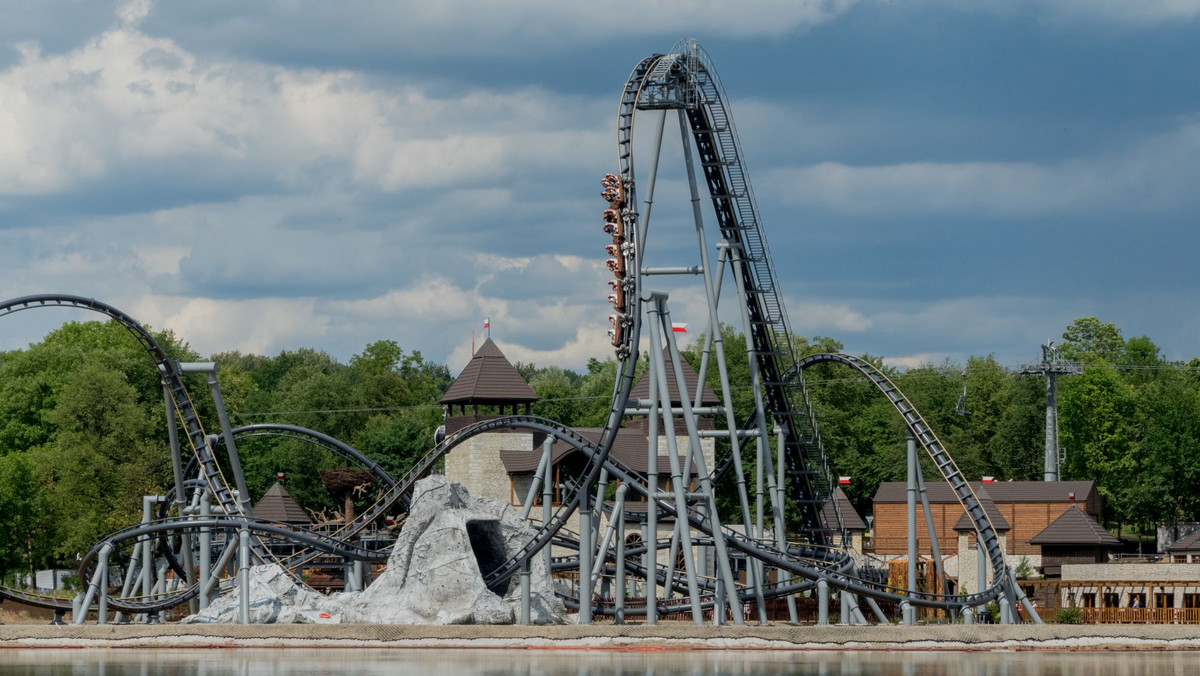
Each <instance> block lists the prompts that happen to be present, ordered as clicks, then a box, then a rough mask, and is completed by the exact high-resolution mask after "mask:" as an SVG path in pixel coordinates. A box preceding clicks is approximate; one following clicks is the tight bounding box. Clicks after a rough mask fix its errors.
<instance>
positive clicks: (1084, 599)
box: [1079, 594, 1096, 608]
mask: <svg viewBox="0 0 1200 676" xmlns="http://www.w3.org/2000/svg"><path fill="white" fill-rule="evenodd" d="M1079 603H1080V607H1082V608H1095V607H1096V595H1095V594H1084V595H1082V596H1080V597H1079Z"/></svg>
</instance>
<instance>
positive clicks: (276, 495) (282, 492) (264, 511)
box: [254, 481, 312, 524]
mask: <svg viewBox="0 0 1200 676" xmlns="http://www.w3.org/2000/svg"><path fill="white" fill-rule="evenodd" d="M254 516H255V518H258V519H267V520H268V521H278V522H280V523H296V524H311V523H312V519H310V518H308V514H307V513H306V512H305V511H304V508H303V507H301V506H300V505H299V504H298V503H297V502H296V501H295V500H294V499H293V498H292V496H291V495H289V494H288V492H287V490H286V489H284V487H283V484H281V483H279V482H278V481H276V482H275V485H274V486H271V490H269V491H267V494H266V495H264V496H263V497H262V500H259V501H258V504H257V505H254Z"/></svg>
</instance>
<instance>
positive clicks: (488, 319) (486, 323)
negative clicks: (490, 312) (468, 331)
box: [483, 317, 492, 329]
mask: <svg viewBox="0 0 1200 676" xmlns="http://www.w3.org/2000/svg"><path fill="white" fill-rule="evenodd" d="M483 328H485V329H490V328H492V318H491V317H484V318H483Z"/></svg>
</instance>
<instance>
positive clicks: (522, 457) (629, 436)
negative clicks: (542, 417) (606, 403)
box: [500, 427, 712, 477]
mask: <svg viewBox="0 0 1200 676" xmlns="http://www.w3.org/2000/svg"><path fill="white" fill-rule="evenodd" d="M575 431H576V432H578V433H579V434H582V435H583V436H585V437H587V438H588V439H591V440H592V441H593V442H595V443H599V441H600V434H601V432H603V431H604V430H603V428H599V427H588V428H576V429H575ZM679 441H680V448H679V454H680V455H679V463H680V469H682V468H683V462H684V455H683V454H684V453H686V452H687V438H686V437H685V438H681V439H680V440H679ZM647 444H648V440H647V439H646V431H645V430H641V429H630V428H626V427H622V428H621V429H619V430H618V431H617V438H616V439H614V440H613V447H612V452H611V453H610V455H611V457H612V458H614V459H616V460H619V461H620V462H621V463H622V464H624V465H626V466H627V467H629V468H630V469H633V470H635V471H638V472H641V473H643V474H644V473H646V472H648V471H649V470H650V465H649V460H650V457H649V456H650V454H649V453H648V450H649V447H648V445H647ZM578 452H579V451H576V450H575V447H574V446H572V445H570V444H568V443H567V442H565V441H561V440H556V441H555V442H554V446H553V447H551V449H550V459H551V461H552V462H553V463H554V464H558V463H559V462H560V461H561V460H562V459H563V458H565V457H567V456H569V455H571V454H572V453H578ZM500 461H501V462H503V463H504V469H506V470H507V471H508V472H509V473H512V474H515V473H521V472H536V471H537V468H538V464H540V463H541V462H542V449H541V448H536V449H534V450H532V451H519V450H501V451H500ZM708 469H709V471H712V468H711V467H710V468H708ZM658 473H659V476H662V477H667V476H670V474H671V461H670V457H669V456H667V455H659V456H658ZM692 474H693V475H696V474H697V471H696V466H695V465H692Z"/></svg>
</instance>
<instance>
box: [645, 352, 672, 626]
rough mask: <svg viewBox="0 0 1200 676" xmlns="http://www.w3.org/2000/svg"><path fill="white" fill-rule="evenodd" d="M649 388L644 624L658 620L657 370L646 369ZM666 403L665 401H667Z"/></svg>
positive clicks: (668, 578) (668, 588)
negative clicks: (647, 370)
mask: <svg viewBox="0 0 1200 676" xmlns="http://www.w3.org/2000/svg"><path fill="white" fill-rule="evenodd" d="M647 377H648V378H649V379H650V380H649V385H650V388H649V392H650V419H649V422H648V423H647V426H648V428H649V429H648V435H649V450H648V453H649V455H648V456H647V458H646V463H647V468H646V490H647V492H648V493H649V497H648V498H646V578H647V579H646V624H647V625H651V626H652V625H655V624H658V414H659V411H658V372H657V371H655V370H654V369H653V368H651V369H650V370H649V372H648V373H647ZM668 405H669V404H668ZM674 566H675V563H674V562H673V561H672V562H669V563H668V568H667V578H666V582H667V584H666V588H667V590H668V591H669V590H670V589H671V578H672V576H673V574H674Z"/></svg>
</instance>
